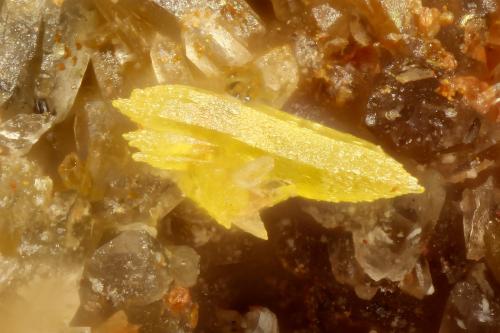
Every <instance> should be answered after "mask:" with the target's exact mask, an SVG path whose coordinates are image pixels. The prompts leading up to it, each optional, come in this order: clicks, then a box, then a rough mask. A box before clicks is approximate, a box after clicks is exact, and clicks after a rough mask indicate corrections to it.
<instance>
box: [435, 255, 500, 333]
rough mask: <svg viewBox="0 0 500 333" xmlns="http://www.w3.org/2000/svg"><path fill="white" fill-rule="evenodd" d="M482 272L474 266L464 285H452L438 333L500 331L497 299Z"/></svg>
mask: <svg viewBox="0 0 500 333" xmlns="http://www.w3.org/2000/svg"><path fill="white" fill-rule="evenodd" d="M484 270H485V267H484V265H482V264H479V265H476V266H475V267H473V268H472V271H471V272H470V273H469V276H468V277H467V279H466V280H465V281H461V282H458V283H457V284H456V285H455V287H454V288H453V290H452V291H451V293H450V296H449V297H448V302H447V305H446V309H445V312H444V314H443V319H442V321H441V328H440V330H439V333H455V332H471V333H480V332H497V331H498V330H500V303H499V302H498V299H497V297H498V295H495V292H494V290H493V289H492V287H491V285H490V283H489V282H488V281H487V280H486V278H485V271H484Z"/></svg>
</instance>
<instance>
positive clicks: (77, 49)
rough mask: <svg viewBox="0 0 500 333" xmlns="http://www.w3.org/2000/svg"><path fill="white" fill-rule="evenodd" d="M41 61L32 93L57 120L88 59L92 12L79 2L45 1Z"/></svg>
mask: <svg viewBox="0 0 500 333" xmlns="http://www.w3.org/2000/svg"><path fill="white" fill-rule="evenodd" d="M43 23H44V34H43V40H42V52H43V54H42V63H41V67H40V74H39V75H38V77H37V79H36V89H35V94H36V97H37V98H38V99H44V100H46V102H47V106H48V108H49V110H50V111H51V112H52V113H54V114H56V122H61V121H63V120H64V119H65V118H66V116H67V115H68V113H69V111H70V110H71V107H72V106H73V103H74V101H75V98H76V95H77V93H78V91H79V88H80V85H81V83H82V81H83V77H84V75H85V72H86V70H87V66H88V63H89V60H90V53H91V51H90V49H89V48H88V47H87V46H85V43H84V42H85V40H86V38H87V35H88V33H89V31H92V30H93V29H95V27H96V24H97V21H96V17H95V15H94V14H93V13H92V12H90V11H89V10H87V9H85V8H84V7H83V5H81V4H79V3H78V1H71V0H69V1H65V2H64V3H63V4H62V5H60V6H59V5H57V4H55V3H53V2H51V1H49V2H48V4H47V6H46V8H45V12H44V16H43Z"/></svg>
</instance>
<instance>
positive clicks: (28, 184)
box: [0, 156, 53, 253]
mask: <svg viewBox="0 0 500 333" xmlns="http://www.w3.org/2000/svg"><path fill="white" fill-rule="evenodd" d="M52 187H53V183H52V179H50V178H49V177H47V176H45V175H44V174H43V172H42V170H41V169H40V167H39V166H38V165H37V164H36V163H35V162H33V161H29V160H27V159H25V158H22V157H15V156H9V157H0V249H3V253H12V251H15V250H17V249H16V248H17V245H18V243H19V239H20V236H21V235H22V234H23V232H24V231H26V230H29V228H30V226H31V225H33V224H34V223H36V222H42V223H43V222H44V221H46V219H45V216H44V212H45V210H46V209H47V207H48V206H49V205H50V202H51V198H52Z"/></svg>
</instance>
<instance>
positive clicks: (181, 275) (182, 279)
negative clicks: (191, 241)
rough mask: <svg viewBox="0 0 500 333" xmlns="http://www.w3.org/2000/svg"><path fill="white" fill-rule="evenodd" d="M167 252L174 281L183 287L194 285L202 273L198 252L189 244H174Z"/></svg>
mask: <svg viewBox="0 0 500 333" xmlns="http://www.w3.org/2000/svg"><path fill="white" fill-rule="evenodd" d="M166 252H167V260H168V267H169V272H170V274H171V275H172V278H173V279H174V281H175V282H176V283H177V284H178V285H180V286H181V287H185V288H190V287H193V286H194V285H195V284H196V280H197V279H198V275H199V274H200V256H199V255H198V253H196V251H195V250H194V249H192V248H190V247H188V246H172V247H169V248H168V249H167V251H166Z"/></svg>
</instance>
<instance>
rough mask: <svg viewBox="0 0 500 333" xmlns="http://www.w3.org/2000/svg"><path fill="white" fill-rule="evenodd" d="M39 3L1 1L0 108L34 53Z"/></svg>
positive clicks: (39, 10) (12, 90) (31, 0)
mask: <svg viewBox="0 0 500 333" xmlns="http://www.w3.org/2000/svg"><path fill="white" fill-rule="evenodd" d="M44 3H45V1H43V0H5V1H3V4H2V9H1V12H0V105H2V104H4V103H5V102H6V101H7V100H8V99H9V98H10V97H11V96H12V94H13V93H14V90H15V89H16V87H17V86H19V85H20V84H21V82H20V80H21V79H22V78H23V77H24V75H25V73H24V70H25V69H26V68H27V65H28V63H29V61H30V60H31V59H32V58H33V56H34V54H35V48H36V45H37V39H38V33H39V30H40V22H41V19H42V13H43V5H44Z"/></svg>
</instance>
